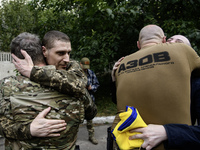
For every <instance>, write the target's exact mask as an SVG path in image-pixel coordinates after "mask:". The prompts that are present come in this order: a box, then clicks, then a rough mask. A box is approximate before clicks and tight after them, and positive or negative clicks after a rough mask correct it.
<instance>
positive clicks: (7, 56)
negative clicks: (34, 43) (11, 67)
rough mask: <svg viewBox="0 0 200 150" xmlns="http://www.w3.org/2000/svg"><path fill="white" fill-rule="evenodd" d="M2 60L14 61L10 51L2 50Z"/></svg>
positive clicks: (0, 56)
mask: <svg viewBox="0 0 200 150" xmlns="http://www.w3.org/2000/svg"><path fill="white" fill-rule="evenodd" d="M0 61H9V62H12V56H11V54H10V53H9V52H0Z"/></svg>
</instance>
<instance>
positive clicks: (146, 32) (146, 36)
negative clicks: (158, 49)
mask: <svg viewBox="0 0 200 150" xmlns="http://www.w3.org/2000/svg"><path fill="white" fill-rule="evenodd" d="M164 42H165V35H164V32H163V30H162V29H161V28H160V27H159V26H157V25H147V26H145V27H143V28H142V30H141V31H140V34H139V41H138V44H139V46H138V48H139V49H140V48H142V47H145V46H147V45H152V44H158V43H164Z"/></svg>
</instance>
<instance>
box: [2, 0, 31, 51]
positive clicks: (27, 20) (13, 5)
mask: <svg viewBox="0 0 200 150" xmlns="http://www.w3.org/2000/svg"><path fill="white" fill-rule="evenodd" d="M0 15H1V18H0V22H1V24H0V31H1V32H0V33H1V35H0V41H1V42H2V43H1V45H0V49H1V50H2V51H9V45H10V42H11V40H12V39H13V38H14V37H15V36H16V35H18V34H19V33H21V32H24V31H27V32H32V31H33V30H32V29H33V28H34V17H33V14H32V12H31V11H30V9H29V7H28V6H27V4H26V1H25V0H16V1H10V2H7V1H5V0H4V1H2V7H1V10H0Z"/></svg>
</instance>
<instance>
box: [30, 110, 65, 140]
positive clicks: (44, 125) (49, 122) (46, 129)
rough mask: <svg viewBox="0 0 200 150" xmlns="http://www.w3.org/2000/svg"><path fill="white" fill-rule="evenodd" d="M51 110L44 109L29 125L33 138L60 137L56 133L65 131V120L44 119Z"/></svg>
mask: <svg viewBox="0 0 200 150" xmlns="http://www.w3.org/2000/svg"><path fill="white" fill-rule="evenodd" d="M50 110H51V107H48V108H46V109H44V110H43V111H42V112H41V113H40V114H38V115H37V117H36V118H35V119H34V120H33V122H32V123H31V125H30V132H31V135H32V136H35V137H56V136H60V134H59V133H58V132H60V131H62V130H65V129H66V125H67V124H66V123H65V120H55V119H45V116H46V115H47V114H48V112H49V111H50Z"/></svg>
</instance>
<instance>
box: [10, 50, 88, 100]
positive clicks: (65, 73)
mask: <svg viewBox="0 0 200 150" xmlns="http://www.w3.org/2000/svg"><path fill="white" fill-rule="evenodd" d="M21 53H22V54H23V56H24V57H25V59H19V58H18V57H16V56H15V55H14V54H12V57H13V63H14V65H15V67H16V69H17V70H18V71H19V72H20V73H21V74H22V75H24V76H26V77H28V78H30V79H31V80H32V81H34V82H37V83H39V84H41V85H44V86H48V87H52V88H54V89H56V90H57V91H59V92H61V93H64V94H69V95H72V96H75V97H79V96H80V95H84V94H85V90H84V89H85V87H86V85H87V77H86V76H85V74H84V72H83V70H82V68H81V66H80V64H79V63H78V62H77V61H74V60H72V61H70V62H69V63H68V67H67V70H56V68H55V66H43V67H36V66H35V67H34V66H33V62H32V60H31V57H30V56H29V55H28V54H27V53H26V51H24V50H21Z"/></svg>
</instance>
